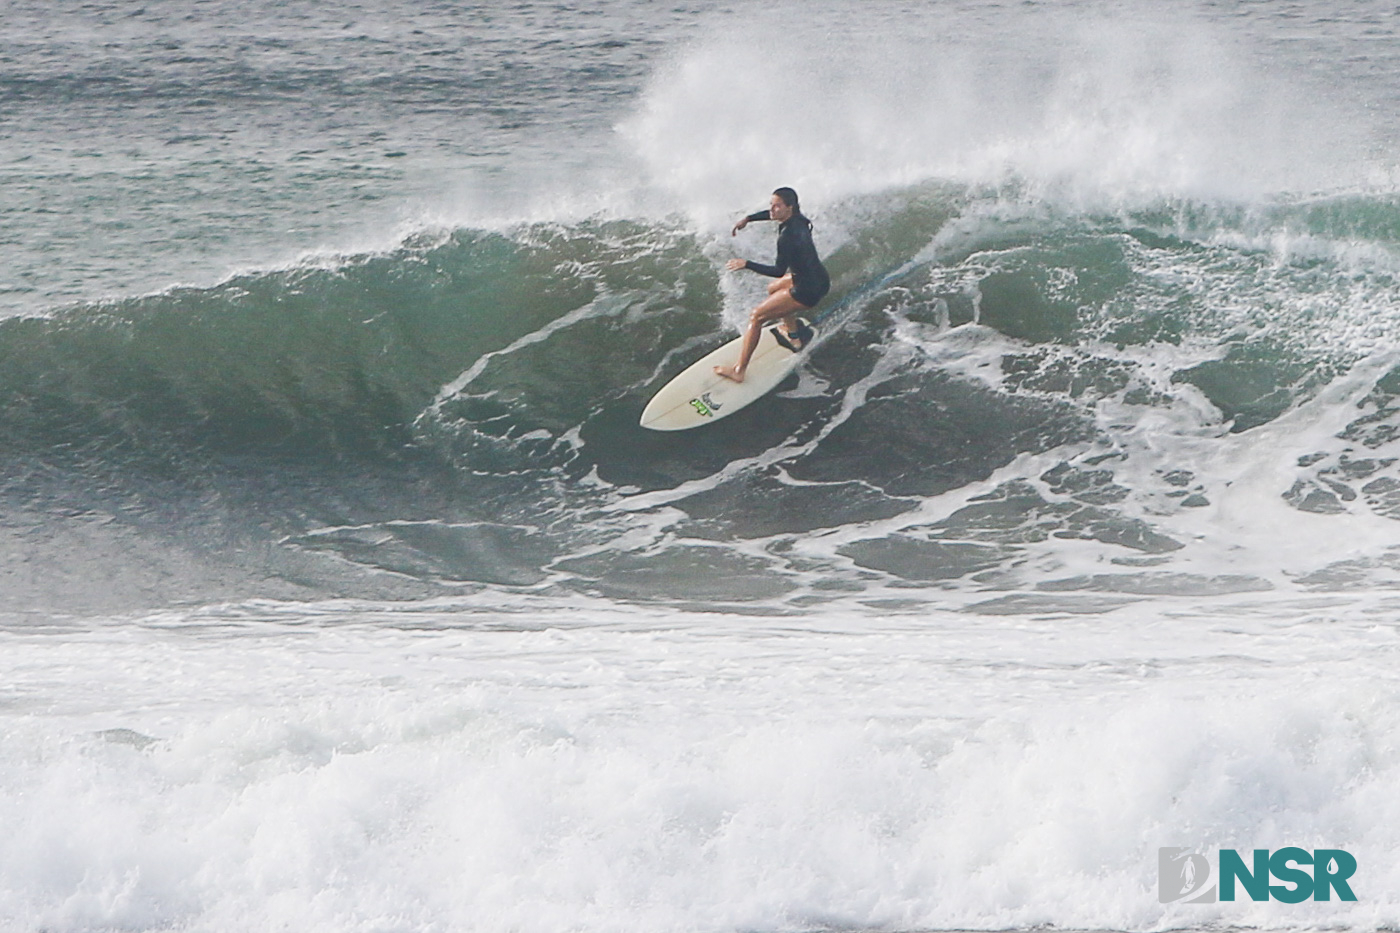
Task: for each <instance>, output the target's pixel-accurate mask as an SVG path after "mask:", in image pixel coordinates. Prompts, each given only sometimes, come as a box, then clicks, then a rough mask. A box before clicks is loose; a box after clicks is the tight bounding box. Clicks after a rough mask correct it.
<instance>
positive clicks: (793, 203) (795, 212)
mask: <svg viewBox="0 0 1400 933" xmlns="http://www.w3.org/2000/svg"><path fill="white" fill-rule="evenodd" d="M773 193H774V194H776V195H777V196H778V197H779V198H780V199H781V200H782V202H783V203H784V204H786V205H787V206H788V207H790V208H792V216H793V217H800V218H802V222H803V223H805V224H806V225H807V229H808V230H810V229H812V221H811V220H810V219H809V218H808V217H807V215H806V214H804V213H802V205H800V204H798V203H797V192H796V191H794V190H793V189H791V188H786V187H784V188H775V189H773Z"/></svg>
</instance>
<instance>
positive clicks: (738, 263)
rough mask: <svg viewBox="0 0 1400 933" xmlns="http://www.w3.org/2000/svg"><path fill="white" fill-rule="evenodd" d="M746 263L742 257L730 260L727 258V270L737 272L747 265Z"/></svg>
mask: <svg viewBox="0 0 1400 933" xmlns="http://www.w3.org/2000/svg"><path fill="white" fill-rule="evenodd" d="M747 265H748V261H747V260H744V259H731V260H729V271H730V272H738V271H739V270H740V269H742V268H744V267H745V266H747Z"/></svg>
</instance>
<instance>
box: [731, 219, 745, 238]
mask: <svg viewBox="0 0 1400 933" xmlns="http://www.w3.org/2000/svg"><path fill="white" fill-rule="evenodd" d="M748 225H749V219H748V218H747V217H745V218H743V219H741V220H740V221H739V222H738V223H737V224H735V225H734V229H733V230H730V231H729V235H730V236H737V235H738V233H739V231H740V230H742V229H744V228H745V227H747V226H748Z"/></svg>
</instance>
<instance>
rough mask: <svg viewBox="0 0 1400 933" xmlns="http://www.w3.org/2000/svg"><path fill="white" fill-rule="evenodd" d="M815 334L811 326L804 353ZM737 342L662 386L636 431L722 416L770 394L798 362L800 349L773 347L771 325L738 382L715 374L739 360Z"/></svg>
mask: <svg viewBox="0 0 1400 933" xmlns="http://www.w3.org/2000/svg"><path fill="white" fill-rule="evenodd" d="M775 326H777V325H775ZM816 333H817V331H816V328H815V327H814V328H812V338H811V339H809V340H808V341H807V344H806V346H804V347H803V349H804V350H805V349H806V347H809V346H811V345H812V340H814V339H816ZM743 343H744V338H743V337H742V336H739V337H735V338H734V339H733V340H731V341H729V342H728V343H726V344H725V345H724V346H722V347H720V348H719V349H718V350H716V351H714V352H713V353H711V354H709V355H708V356H706V357H705V358H704V359H701V360H697V361H696V362H694V363H692V364H691V365H690V366H688V367H687V368H686V370H685V371H684V372H682V373H681V374H680V375H679V376H677V377H676V378H674V379H672V380H671V381H670V382H668V383H666V385H664V386H662V387H661V391H659V392H657V393H656V395H654V396H652V399H651V401H650V402H648V403H647V407H646V408H645V409H644V410H643V411H642V427H644V428H650V429H651V430H653V431H685V430H687V429H689V428H698V427H700V426H701V425H702V424H709V423H711V422H713V421H718V420H720V419H721V418H727V417H729V416H730V415H732V414H734V413H735V412H736V411H738V410H739V409H741V408H744V407H745V406H747V405H750V404H752V403H753V402H756V401H758V400H759V399H760V398H762V397H763V396H765V395H767V394H768V393H769V392H771V391H773V389H775V388H776V387H777V385H778V383H780V382H782V381H783V379H784V378H785V377H786V376H787V374H788V373H790V372H792V371H793V370H794V369H796V368H797V364H798V363H799V362H801V360H802V350H798V351H797V352H795V353H794V352H793V351H792V350H789V349H788V348H787V347H785V346H783V345H782V344H780V343H778V340H777V338H776V337H774V336H773V328H772V327H765V328H764V329H763V336H762V337H761V338H759V341H758V349H756V350H754V353H753V358H752V359H751V360H749V368H748V369H747V370H745V371H744V381H743V382H735V381H734V380H732V379H726V378H724V377H723V376H717V375H715V367H716V366H733V365H734V364H735V363H737V362H739V350H740V348H741V347H742V346H743Z"/></svg>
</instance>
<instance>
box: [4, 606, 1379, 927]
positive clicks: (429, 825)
mask: <svg viewBox="0 0 1400 933" xmlns="http://www.w3.org/2000/svg"><path fill="white" fill-rule="evenodd" d="M1268 599H1269V598H1268V597H1267V596H1264V597H1260V598H1259V599H1258V600H1257V601H1256V602H1255V603H1254V605H1253V608H1252V611H1251V609H1250V607H1249V606H1248V605H1244V604H1241V606H1240V607H1239V608H1238V610H1231V611H1229V612H1228V613H1227V614H1223V615H1221V614H1215V613H1213V612H1212V611H1211V610H1210V609H1209V608H1204V607H1203V606H1202V605H1201V604H1199V603H1193V602H1192V601H1190V600H1178V601H1176V602H1174V603H1169V602H1167V601H1158V602H1156V603H1155V604H1154V606H1153V609H1152V611H1151V612H1150V613H1146V612H1142V611H1140V610H1139V609H1137V608H1135V607H1132V606H1129V607H1126V608H1124V609H1120V610H1117V611H1116V612H1112V613H1109V614H1107V615H1104V616H1102V617H1097V618H1078V619H1070V618H1066V617H1063V616H1059V617H1056V616H1048V617H1043V618H1034V617H1021V618H1015V619H1005V620H1003V619H997V618H988V617H968V616H959V615H955V614H952V613H924V614H922V615H921V616H920V617H918V618H912V617H911V618H908V620H907V621H901V620H900V618H899V617H898V616H895V617H889V616H886V617H885V619H884V621H877V619H876V618H875V617H873V616H871V615H865V616H864V617H857V616H847V617H842V616H838V615H831V616H828V617H826V621H825V623H824V624H822V625H819V626H816V627H815V628H813V627H810V626H806V625H793V624H787V623H781V622H778V623H773V624H766V623H763V622H761V621H757V620H752V619H738V618H726V617H723V616H711V617H688V616H684V615H681V614H676V613H670V614H667V615H666V616H665V617H658V616H657V614H656V613H654V612H652V613H647V614H645V615H642V614H640V613H637V612H630V613H629V612H626V611H624V610H621V609H619V608H618V607H615V606H605V607H594V608H592V609H590V608H589V606H588V605H578V606H567V605H559V606H557V607H556V608H554V609H552V610H551V609H541V610H537V611H536V612H535V613H534V614H532V615H529V616H528V617H522V619H521V621H523V622H527V623H528V624H530V625H543V626H549V625H550V623H551V622H552V621H555V622H558V623H559V624H560V626H561V627H558V628H544V629H543V630H537V631H509V630H499V629H497V630H491V631H488V630H470V629H467V630H462V629H456V630H451V629H449V630H431V629H429V630H423V629H421V628H418V629H413V630H400V629H396V628H366V627H359V626H352V627H350V628H337V627H335V626H334V625H333V623H334V621H335V619H336V618H337V616H339V615H341V614H342V613H344V612H345V611H346V609H349V610H350V615H349V618H350V619H353V620H356V621H362V620H364V619H366V618H368V617H370V616H371V615H373V614H375V612H374V611H372V610H371V609H370V608H369V607H364V606H359V607H345V608H344V609H337V607H336V606H334V605H327V606H326V607H323V608H322V609H321V610H320V611H316V612H315V613H314V614H308V613H307V611H306V610H304V609H303V610H296V609H294V608H292V607H288V609H290V610H291V612H290V618H288V620H287V621H289V622H295V621H297V613H298V612H299V613H300V616H301V619H302V620H304V621H302V622H301V624H298V625H295V626H294V627H288V626H287V625H286V624H273V623H260V624H252V625H250V624H248V623H247V622H245V621H240V616H239V613H238V612H237V611H235V608H236V607H231V608H230V609H229V610H225V611H223V613H222V615H223V619H224V620H225V621H227V623H228V624H227V625H221V624H220V622H221V618H220V616H221V612H220V611H206V612H204V613H201V614H199V615H193V614H185V615H183V616H180V615H178V614H167V615H166V616H164V617H163V618H161V619H158V620H152V622H153V623H156V624H155V626H154V627H143V626H139V625H132V624H130V623H128V624H127V625H126V626H124V627H123V628H121V629H120V630H109V631H93V632H90V633H89V634H87V635H85V636H81V637H68V638H64V639H62V640H59V639H55V638H53V637H51V636H19V635H14V634H10V635H6V636H4V639H5V652H4V655H3V656H4V658H5V664H4V667H5V670H4V682H5V684H6V688H5V699H6V704H5V710H4V712H3V715H2V716H0V732H3V737H4V741H5V747H6V750H7V751H6V755H5V757H4V760H3V764H2V765H0V786H3V788H4V793H3V794H0V822H3V825H4V826H5V827H6V833H5V839H4V841H3V842H0V922H3V924H4V925H5V926H6V927H7V928H10V929H33V930H37V929H45V930H51V931H80V930H94V929H135V930H146V929H164V928H167V927H174V928H178V929H188V930H200V931H204V930H208V931H214V930H218V931H238V930H249V931H253V930H257V931H261V930H267V929H279V928H288V929H297V930H305V931H322V930H324V931H336V933H346V931H358V930H364V931H370V930H374V931H400V930H402V931H410V930H412V931H420V930H437V929H454V930H455V929H480V930H504V929H514V930H524V931H554V930H638V931H641V930H732V929H755V930H779V929H803V928H811V927H821V926H839V927H842V928H853V929H873V928H881V929H915V928H953V929H976V928H993V929H1000V928H1005V927H1013V926H1014V927H1026V926H1031V925H1035V924H1041V923H1054V924H1056V925H1057V926H1061V927H1085V928H1091V927H1092V928H1115V929H1160V928H1164V927H1177V926H1199V925H1202V924H1205V923H1224V924H1230V925H1262V926H1270V927H1300V926H1315V925H1328V926H1330V925H1334V924H1341V925H1346V926H1351V927H1375V926H1382V925H1387V924H1393V923H1394V922H1395V921H1396V919H1397V918H1400V903H1398V902H1397V899H1396V891H1397V890H1400V876H1397V871H1396V869H1395V867H1394V865H1395V845H1396V842H1395V840H1396V839H1397V838H1400V806H1397V804H1396V803H1395V800H1394V794H1393V793H1392V790H1393V787H1394V784H1395V781H1396V780H1397V777H1398V776H1400V761H1398V760H1397V758H1396V748H1397V746H1398V745H1400V714H1397V713H1396V709H1397V705H1396V699H1397V696H1396V690H1395V684H1394V680H1393V678H1392V677H1391V676H1390V675H1389V673H1388V671H1389V668H1390V667H1392V666H1393V657H1394V654H1395V652H1396V650H1397V648H1400V642H1397V629H1396V627H1395V626H1394V625H1393V619H1394V615H1393V612H1385V613H1383V614H1382V615H1380V616H1376V615H1374V610H1375V609H1377V608H1379V607H1378V606H1371V605H1367V604H1365V603H1363V602H1358V603H1352V604H1350V605H1345V606H1338V605H1330V606H1326V605H1322V606H1312V607H1306V606H1304V607H1300V606H1291V605H1289V604H1287V603H1285V602H1282V601H1277V602H1275V603H1274V604H1272V605H1271V604H1270V602H1269V601H1268ZM313 608H314V607H313ZM442 608H443V610H447V609H449V608H451V609H455V612H440V613H439V614H436V615H434V614H433V613H432V612H430V611H428V610H426V609H425V607H422V606H420V607H417V608H416V610H414V611H412V612H409V613H407V614H405V615H404V618H403V621H404V622H405V623H408V624H412V625H415V626H420V625H423V624H429V625H432V624H449V625H450V624H459V623H461V622H462V621H463V620H464V619H469V618H472V615H471V612H470V609H471V607H470V606H469V605H467V604H459V605H456V606H455V607H448V606H443V607H442ZM600 610H601V612H602V615H601V616H597V613H598V612H599V611H600ZM280 614H282V615H284V616H288V615H289V613H288V611H287V609H284V610H280ZM377 614H378V615H380V616H381V617H383V618H385V619H392V618H393V617H394V616H395V614H396V613H395V610H394V609H393V608H392V607H387V606H386V607H381V608H380V609H379V610H377ZM595 616H597V617H595ZM492 618H494V619H495V620H496V621H497V622H499V621H500V620H501V618H502V617H501V616H500V614H499V613H494V614H493V615H492ZM1167 618H1170V624H1166V623H1165V622H1164V620H1165V619H1167ZM131 621H135V620H131ZM581 621H582V622H591V623H593V624H592V625H587V626H583V627H580V624H579V623H580V622H581ZM190 625H194V627H193V628H191V627H189V626H190ZM240 632H242V634H239V633H240ZM203 633H208V634H207V635H205V634H203ZM293 643H294V644H295V646H296V650H294V651H292V650H288V649H289V647H290V646H291V645H292V644H293ZM60 669H61V670H63V671H64V672H65V674H64V676H63V677H62V678H60V679H57V680H55V679H53V677H52V672H53V671H55V670H60ZM79 680H81V681H82V682H84V683H86V684H88V685H89V689H88V690H86V691H82V692H76V691H74V690H72V689H71V684H72V683H74V682H77V681H79ZM1286 844H1294V845H1301V846H1305V847H1309V848H1312V847H1340V848H1345V849H1347V850H1348V851H1350V852H1352V853H1353V854H1354V855H1355V856H1356V857H1357V860H1358V862H1359V864H1360V868H1359V871H1358V874H1357V876H1356V878H1355V881H1354V886H1355V888H1356V891H1357V894H1358V897H1359V900H1358V901H1357V902H1355V903H1341V902H1337V901H1333V902H1331V903H1328V904H1313V903H1305V904H1302V905H1297V906H1288V905H1282V904H1278V903H1270V904H1255V903H1253V902H1251V901H1248V900H1243V901H1241V902H1236V903H1233V904H1224V903H1222V904H1217V905H1214V906H1209V907H1207V906H1195V905H1190V906H1188V905H1172V906H1163V905H1161V904H1159V903H1158V902H1157V898H1156V887H1155V886H1156V877H1155V872H1156V849H1157V847H1158V846H1164V845H1192V846H1195V845H1203V846H1226V847H1235V848H1241V849H1244V848H1252V847H1255V846H1258V847H1273V848H1277V847H1280V846H1283V845H1286Z"/></svg>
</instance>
